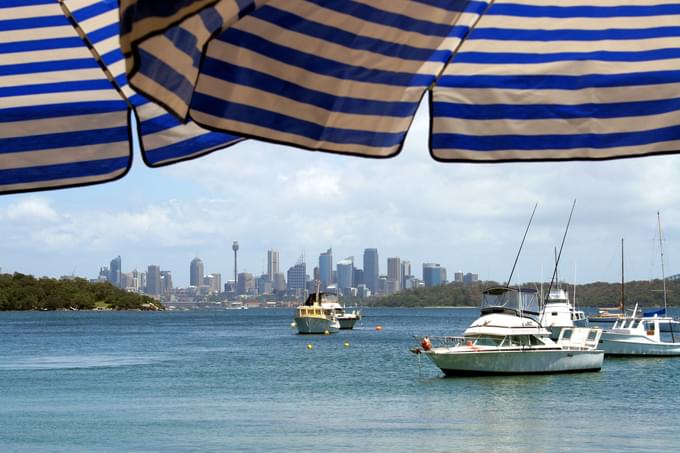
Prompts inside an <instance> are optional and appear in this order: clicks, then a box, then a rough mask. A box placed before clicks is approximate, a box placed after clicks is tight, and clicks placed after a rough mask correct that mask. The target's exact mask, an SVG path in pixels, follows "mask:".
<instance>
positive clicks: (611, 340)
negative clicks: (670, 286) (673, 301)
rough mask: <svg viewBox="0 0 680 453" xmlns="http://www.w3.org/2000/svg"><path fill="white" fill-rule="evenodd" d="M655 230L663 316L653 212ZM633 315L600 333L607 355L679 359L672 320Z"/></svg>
mask: <svg viewBox="0 0 680 453" xmlns="http://www.w3.org/2000/svg"><path fill="white" fill-rule="evenodd" d="M657 221H658V227H659V250H660V253H661V280H662V282H663V303H664V308H663V313H664V314H665V313H666V307H667V306H668V302H667V294H666V275H665V270H664V260H663V240H662V233H661V216H660V214H659V213H658V212H657ZM636 313H637V305H636V306H635V309H634V310H633V315H632V316H629V317H624V318H622V319H619V320H617V321H616V322H615V323H614V326H613V327H612V328H611V329H609V330H606V331H605V332H604V333H603V334H602V341H601V344H602V349H604V351H605V353H606V354H608V355H632V356H680V331H675V330H674V326H675V324H676V321H675V320H674V319H673V318H671V317H670V316H659V314H660V312H651V313H646V314H643V315H642V316H635V314H636Z"/></svg>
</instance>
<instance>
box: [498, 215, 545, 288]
mask: <svg viewBox="0 0 680 453" xmlns="http://www.w3.org/2000/svg"><path fill="white" fill-rule="evenodd" d="M537 207H538V203H536V204H534V210H533V211H532V212H531V217H530V218H529V223H528V224H527V229H526V230H525V231H524V237H523V238H522V243H521V244H520V245H519V250H517V256H515V263H514V264H513V265H512V270H511V271H510V277H508V283H506V284H505V287H506V288H510V281H512V274H514V273H515V267H516V266H517V260H518V259H519V254H520V253H522V247H523V246H524V240H525V239H526V238H527V233H528V232H529V227H530V226H531V221H532V220H533V219H534V214H535V213H536V208H537Z"/></svg>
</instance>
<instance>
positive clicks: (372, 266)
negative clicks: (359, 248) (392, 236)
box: [364, 249, 380, 294]
mask: <svg viewBox="0 0 680 453" xmlns="http://www.w3.org/2000/svg"><path fill="white" fill-rule="evenodd" d="M379 269H380V266H379V264H378V249H365V250H364V283H365V284H366V286H367V287H368V289H370V290H371V293H373V294H376V293H377V292H378V291H377V289H378V275H379V274H380V272H379Z"/></svg>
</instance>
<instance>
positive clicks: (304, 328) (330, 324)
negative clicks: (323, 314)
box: [295, 317, 340, 334]
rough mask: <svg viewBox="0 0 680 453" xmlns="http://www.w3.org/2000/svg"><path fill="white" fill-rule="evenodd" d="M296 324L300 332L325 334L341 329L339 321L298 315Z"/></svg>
mask: <svg viewBox="0 0 680 453" xmlns="http://www.w3.org/2000/svg"><path fill="white" fill-rule="evenodd" d="M295 325H296V326H297V330H298V333H300V334H325V333H326V332H328V333H335V332H337V331H338V330H340V325H339V323H338V322H337V321H333V320H330V319H324V318H312V317H298V318H295Z"/></svg>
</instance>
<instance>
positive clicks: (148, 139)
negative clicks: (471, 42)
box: [0, 0, 241, 193]
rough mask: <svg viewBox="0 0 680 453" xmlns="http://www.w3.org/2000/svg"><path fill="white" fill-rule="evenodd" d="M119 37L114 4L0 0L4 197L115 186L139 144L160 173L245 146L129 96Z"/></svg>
mask: <svg viewBox="0 0 680 453" xmlns="http://www.w3.org/2000/svg"><path fill="white" fill-rule="evenodd" d="M118 34H119V26H118V5H117V2H116V1H99V0H76V1H63V2H57V1H55V0H0V193H8V192H21V191H28V190H39V189H48V188H58V187H69V186H77V185H83V184H94V183H99V182H105V181H111V180H114V179H116V178H119V177H121V176H123V175H124V174H125V173H126V172H127V171H128V169H129V167H130V165H131V163H132V143H133V142H134V143H136V144H137V145H138V146H139V148H140V149H141V151H142V157H143V159H144V161H145V162H146V163H147V164H148V165H150V166H160V165H164V164H168V163H172V162H176V161H179V160H184V159H187V158H191V157H195V156H198V155H202V154H205V153H207V152H210V151H213V150H215V149H218V148H224V147H225V146H228V145H230V144H233V143H235V142H237V141H239V140H241V138H239V137H235V136H234V135H230V134H225V133H221V132H209V131H207V130H205V129H203V128H200V127H198V126H197V125H196V124H195V123H193V122H192V121H189V122H186V123H185V122H183V121H180V120H179V119H178V118H175V117H174V116H172V115H170V114H169V113H168V112H167V111H166V110H165V109H163V108H161V107H160V106H159V105H157V104H155V103H153V102H150V101H149V100H148V99H147V98H145V97H144V96H142V95H140V94H137V93H136V92H135V91H134V90H132V89H131V88H130V87H129V85H128V83H127V79H126V76H125V65H124V61H123V55H122V53H121V51H120V46H119V44H118V42H119V40H118ZM132 115H135V117H136V121H133V120H132V119H131V117H132ZM133 126H136V127H133Z"/></svg>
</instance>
